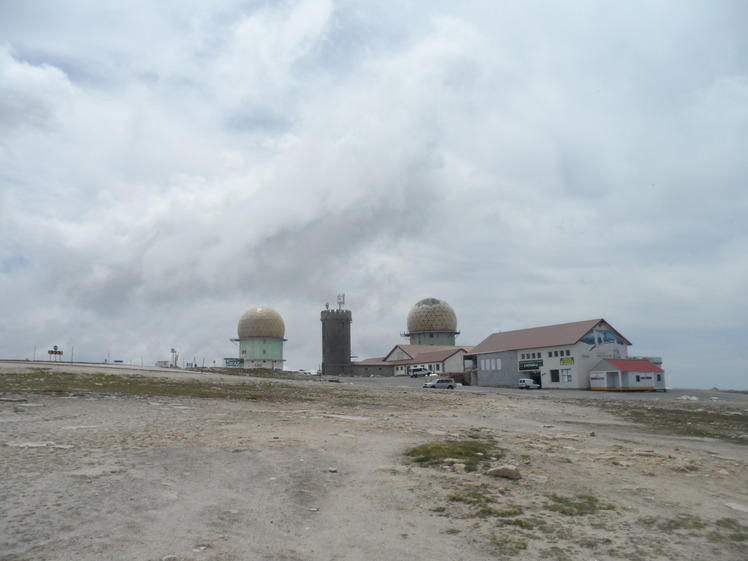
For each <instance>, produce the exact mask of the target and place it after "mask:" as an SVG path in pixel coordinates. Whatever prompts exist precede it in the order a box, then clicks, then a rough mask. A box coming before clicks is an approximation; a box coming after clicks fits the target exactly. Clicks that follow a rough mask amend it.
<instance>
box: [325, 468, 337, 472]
mask: <svg viewBox="0 0 748 561" xmlns="http://www.w3.org/2000/svg"><path fill="white" fill-rule="evenodd" d="M327 471H329V472H330V473H338V468H329V469H328V470H327Z"/></svg>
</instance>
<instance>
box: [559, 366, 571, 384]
mask: <svg viewBox="0 0 748 561" xmlns="http://www.w3.org/2000/svg"><path fill="white" fill-rule="evenodd" d="M561 381H563V382H571V368H562V369H561Z"/></svg>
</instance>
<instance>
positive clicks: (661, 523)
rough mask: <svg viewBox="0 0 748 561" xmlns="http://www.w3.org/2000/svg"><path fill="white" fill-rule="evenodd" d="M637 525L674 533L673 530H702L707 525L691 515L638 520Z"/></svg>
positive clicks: (650, 517)
mask: <svg viewBox="0 0 748 561" xmlns="http://www.w3.org/2000/svg"><path fill="white" fill-rule="evenodd" d="M638 522H639V524H641V525H643V526H649V527H654V528H657V529H658V530H660V531H661V532H674V531H675V530H702V529H704V528H706V527H707V525H708V524H707V523H706V522H705V521H704V520H702V519H701V518H700V517H698V516H695V515H693V514H679V515H678V516H676V517H675V518H655V517H652V516H649V517H646V518H640V519H639V520H638Z"/></svg>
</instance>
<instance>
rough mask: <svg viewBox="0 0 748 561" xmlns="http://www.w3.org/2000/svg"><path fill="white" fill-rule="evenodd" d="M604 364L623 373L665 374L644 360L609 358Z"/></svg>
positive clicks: (653, 364)
mask: <svg viewBox="0 0 748 561" xmlns="http://www.w3.org/2000/svg"><path fill="white" fill-rule="evenodd" d="M603 362H607V363H609V364H610V365H611V366H612V367H613V368H616V369H617V370H620V371H621V372H665V371H664V370H663V369H662V368H660V367H659V366H657V365H656V364H655V363H653V362H650V361H648V360H646V359H643V358H607V359H605V360H604V361H603Z"/></svg>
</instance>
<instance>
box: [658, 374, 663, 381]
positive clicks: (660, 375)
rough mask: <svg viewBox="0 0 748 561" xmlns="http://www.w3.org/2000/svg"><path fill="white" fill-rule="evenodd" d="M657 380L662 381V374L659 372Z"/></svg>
mask: <svg viewBox="0 0 748 561" xmlns="http://www.w3.org/2000/svg"><path fill="white" fill-rule="evenodd" d="M657 381H658V382H662V374H658V375H657Z"/></svg>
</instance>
